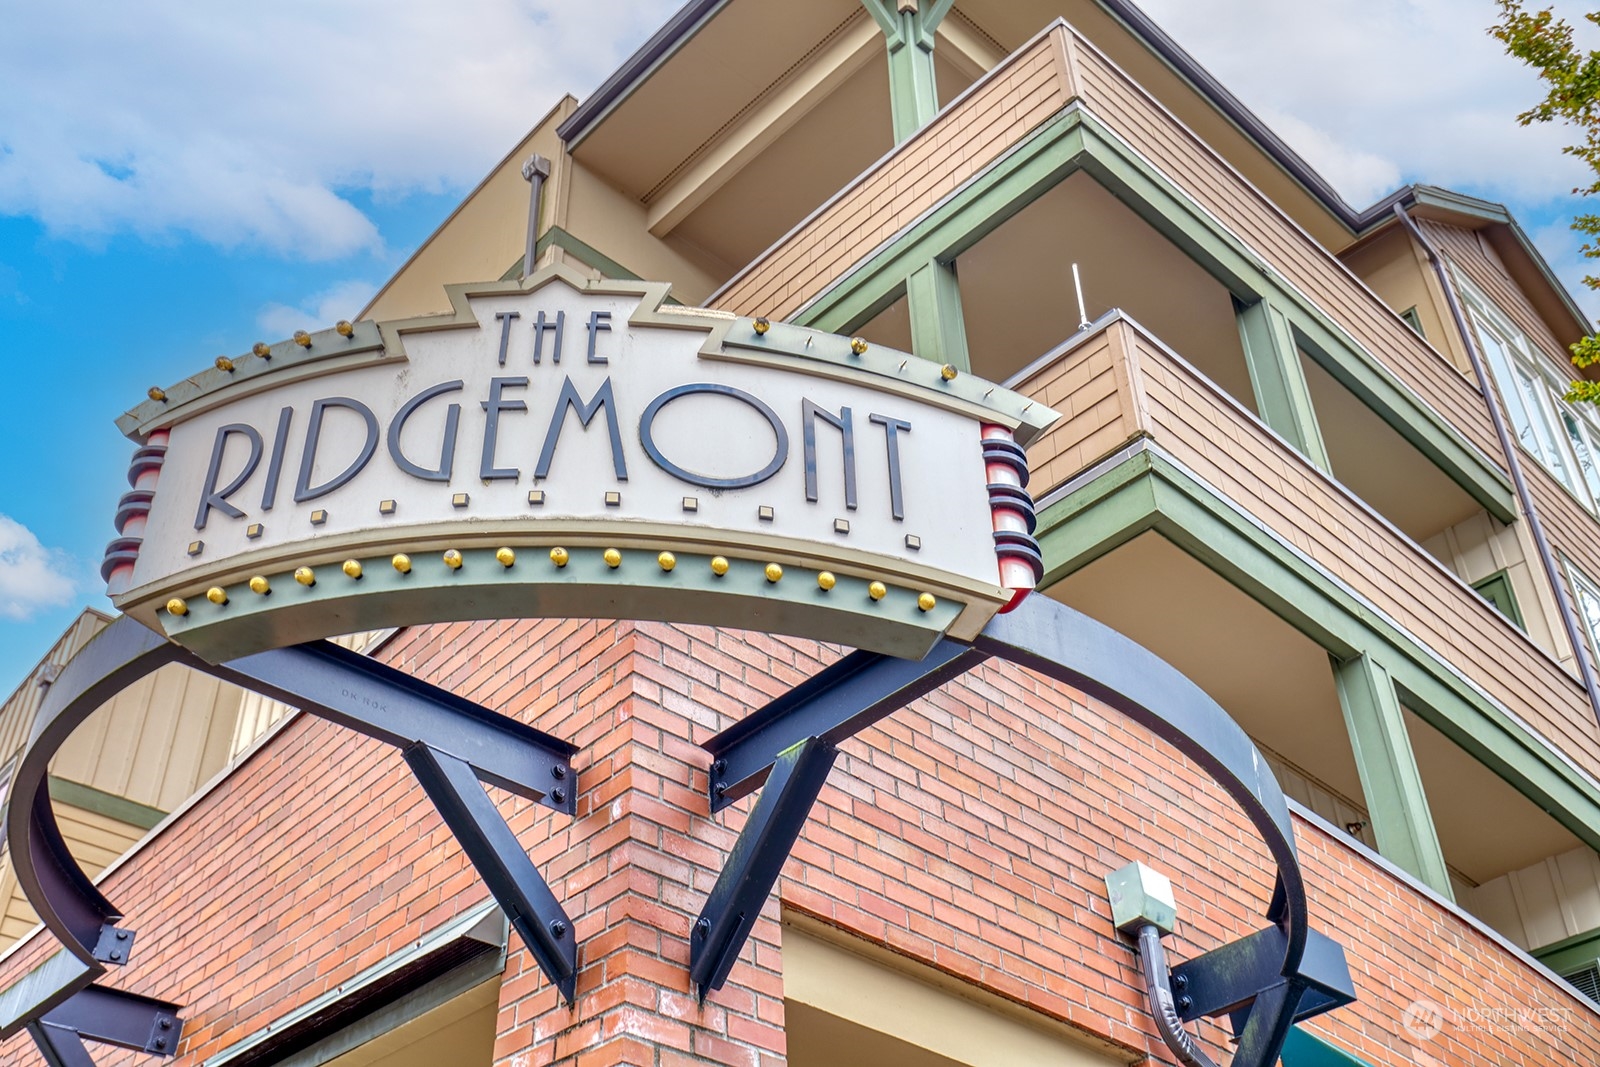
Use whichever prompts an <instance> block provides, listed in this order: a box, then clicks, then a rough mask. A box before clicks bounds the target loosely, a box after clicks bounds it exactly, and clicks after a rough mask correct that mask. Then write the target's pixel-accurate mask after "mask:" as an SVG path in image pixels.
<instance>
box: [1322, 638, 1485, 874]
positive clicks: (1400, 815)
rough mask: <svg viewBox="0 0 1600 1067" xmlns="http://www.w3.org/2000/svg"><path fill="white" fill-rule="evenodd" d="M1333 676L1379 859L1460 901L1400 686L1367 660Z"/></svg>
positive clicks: (1340, 666) (1337, 666)
mask: <svg viewBox="0 0 1600 1067" xmlns="http://www.w3.org/2000/svg"><path fill="white" fill-rule="evenodd" d="M1333 673H1334V679H1335V681H1336V682H1337V683H1338V686H1339V704H1340V705H1341V706H1342V707H1343V708H1344V721H1345V727H1346V728H1347V729H1348V730H1349V731H1350V748H1351V750H1352V751H1353V752H1354V753H1355V757H1356V767H1357V769H1358V770H1359V771H1360V772H1361V789H1362V792H1363V793H1364V794H1365V795H1366V801H1367V812H1368V815H1369V817H1370V818H1371V819H1372V830H1373V833H1374V834H1375V835H1376V836H1377V839H1378V851H1379V853H1381V854H1382V855H1383V857H1384V858H1385V859H1387V860H1388V861H1389V862H1391V863H1393V864H1395V865H1396V866H1398V867H1401V868H1403V869H1404V870H1406V871H1408V872H1409V873H1410V874H1412V875H1413V876H1414V877H1416V878H1417V879H1418V880H1420V881H1421V882H1423V883H1424V884H1425V885H1427V886H1429V887H1430V888H1431V889H1433V890H1434V891H1435V892H1436V893H1439V894H1440V895H1442V896H1443V897H1445V899H1447V900H1454V899H1455V896H1454V893H1453V892H1452V891H1451V889H1450V873H1449V871H1448V870H1447V869H1446V868H1445V864H1444V853H1443V852H1442V851H1441V850H1440V848H1439V837H1438V834H1436V833H1435V832H1434V828H1433V816H1432V814H1431V813H1430V812H1429V811H1428V798H1427V795H1426V794H1425V793H1424V792H1423V789H1422V774H1421V772H1419V771H1418V770H1417V760H1416V756H1415V754H1414V753H1413V752H1412V750H1411V736H1410V734H1409V733H1407V732H1406V721H1405V713H1404V711H1403V710H1402V709H1401V707H1400V699H1399V697H1398V696H1397V695H1396V694H1395V689H1394V680H1393V679H1392V678H1390V677H1389V672H1388V671H1386V670H1384V668H1383V666H1382V665H1381V664H1378V663H1376V662H1374V661H1373V660H1372V659H1371V658H1370V657H1369V656H1364V655H1363V656H1358V657H1357V658H1355V659H1353V660H1351V661H1349V662H1348V663H1339V662H1338V661H1334V664H1333Z"/></svg>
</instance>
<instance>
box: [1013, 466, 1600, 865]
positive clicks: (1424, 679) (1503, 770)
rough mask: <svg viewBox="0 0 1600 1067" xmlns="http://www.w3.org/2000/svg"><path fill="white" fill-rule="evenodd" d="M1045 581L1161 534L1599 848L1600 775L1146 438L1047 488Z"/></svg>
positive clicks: (1042, 522) (1042, 527)
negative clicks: (1369, 677) (1382, 684)
mask: <svg viewBox="0 0 1600 1067" xmlns="http://www.w3.org/2000/svg"><path fill="white" fill-rule="evenodd" d="M1044 502H1045V503H1046V504H1047V506H1045V507H1043V508H1041V509H1040V514H1039V530H1038V534H1037V537H1038V539H1039V543H1040V545H1041V546H1042V547H1043V550H1044V559H1045V568H1046V576H1045V581H1044V582H1043V583H1041V587H1042V588H1048V586H1049V585H1050V584H1053V583H1054V582H1057V581H1059V580H1061V579H1062V578H1064V577H1066V576H1067V575H1069V574H1071V573H1073V572H1074V571H1076V570H1078V569H1079V568H1081V567H1083V566H1086V565H1087V564H1088V563H1090V562H1092V561H1093V560H1095V559H1098V558H1100V557H1101V556H1104V555H1106V554H1107V553H1109V552H1111V551H1113V550H1115V548H1116V547H1117V546H1119V545H1121V544H1124V543H1126V542H1127V541H1130V540H1132V539H1133V538H1134V537H1137V536H1138V535H1139V534H1141V533H1145V532H1148V531H1154V532H1156V533H1159V534H1160V535H1162V536H1163V537H1165V538H1166V539H1167V540H1169V541H1171V542H1172V543H1173V544H1175V545H1176V546H1177V547H1179V548H1181V549H1183V550H1184V551H1185V552H1187V553H1188V554H1189V555H1190V556H1192V557H1194V558H1195V559H1196V560H1198V561H1199V562H1201V563H1202V564H1204V565H1205V566H1207V567H1208V568H1209V569H1211V570H1212V571H1214V572H1215V573H1216V574H1217V575H1219V576H1220V577H1222V578H1223V579H1225V580H1226V581H1228V582H1229V583H1230V584H1231V585H1233V586H1234V587H1236V588H1238V589H1240V590H1241V591H1243V592H1244V593H1246V594H1247V595H1249V596H1250V597H1251V598H1252V599H1254V600H1255V601H1256V602H1257V603H1259V604H1261V605H1262V606H1263V607H1265V608H1267V609H1268V610H1269V611H1271V612H1273V613H1274V614H1275V615H1277V616H1278V617H1280V618H1282V619H1283V620H1284V621H1285V622H1286V623H1288V624H1289V625H1291V626H1293V627H1294V628H1295V629H1297V630H1299V631H1300V632H1301V633H1304V634H1305V635H1306V636H1307V637H1309V638H1310V639H1311V640H1312V641H1314V642H1316V643H1317V644H1318V645H1319V646H1320V647H1322V648H1323V649H1325V650H1326V651H1327V652H1328V653H1329V655H1330V656H1333V657H1334V658H1335V659H1337V660H1339V661H1341V662H1345V661H1350V660H1354V659H1356V658H1358V657H1361V656H1364V655H1365V656H1370V657H1372V658H1373V659H1374V660H1376V661H1377V662H1379V663H1382V664H1383V665H1384V667H1385V669H1386V670H1387V672H1388V673H1389V675H1390V678H1391V680H1392V681H1393V683H1394V687H1395V689H1396V691H1397V692H1398V693H1399V699H1400V701H1401V703H1403V704H1404V705H1405V706H1406V707H1408V708H1410V709H1411V710H1412V711H1414V712H1416V713H1417V715H1418V716H1419V717H1420V718H1422V719H1423V720H1424V721H1425V722H1427V723H1428V724H1429V725H1431V726H1433V727H1434V728H1435V729H1437V730H1439V731H1440V732H1441V733H1443V734H1444V735H1445V736H1446V737H1448V738H1450V740H1452V741H1453V742H1455V743H1456V744H1457V745H1459V746H1460V747H1461V748H1462V749H1463V750H1464V751H1466V752H1467V753H1468V754H1469V755H1471V756H1472V757H1473V758H1474V759H1477V760H1478V761H1479V762H1480V763H1483V764H1484V765H1485V766H1486V767H1488V768H1489V769H1490V770H1491V771H1493V772H1494V773H1496V774H1497V775H1499V776H1500V777H1501V778H1503V779H1505V781H1507V782H1508V783H1509V784H1510V785H1511V786H1512V787H1513V788H1515V789H1517V790H1518V791H1519V792H1521V793H1522V794H1523V795H1524V796H1526V797H1527V798H1528V799H1530V800H1531V801H1533V802H1534V803H1535V804H1537V805H1538V806H1539V807H1540V808H1541V809H1542V810H1544V811H1546V812H1548V813H1549V814H1550V815H1551V816H1552V817H1553V818H1555V819H1556V820H1557V821H1558V822H1560V823H1561V824H1562V825H1563V826H1565V827H1566V828H1567V829H1569V830H1571V831H1572V832H1573V833H1574V834H1575V835H1576V836H1577V837H1578V838H1579V839H1581V840H1582V841H1583V842H1584V843H1585V844H1587V845H1589V846H1590V847H1591V848H1600V784H1597V783H1596V782H1595V781H1594V780H1593V779H1591V778H1589V777H1587V776H1586V775H1583V774H1582V773H1580V772H1577V771H1576V770H1575V769H1574V768H1573V766H1572V765H1571V764H1570V763H1569V762H1568V761H1567V760H1566V759H1565V758H1564V757H1563V756H1562V755H1560V754H1559V753H1557V752H1556V751H1554V750H1553V749H1552V748H1551V747H1550V746H1549V745H1548V744H1546V743H1545V742H1544V741H1543V740H1542V739H1541V738H1539V737H1537V736H1536V735H1534V734H1533V733H1532V732H1530V731H1529V730H1528V729H1527V728H1526V727H1525V726H1523V725H1522V723H1521V722H1520V721H1519V720H1518V719H1517V718H1515V717H1514V716H1512V715H1511V714H1509V713H1508V712H1507V711H1506V709H1505V708H1503V707H1501V706H1500V705H1499V704H1497V703H1496V702H1495V701H1493V700H1492V699H1490V698H1489V697H1488V696H1487V695H1486V694H1484V693H1483V692H1482V691H1481V690H1479V689H1478V688H1477V687H1476V686H1475V685H1473V684H1472V683H1471V682H1469V681H1467V680H1466V679H1465V678H1464V677H1463V676H1462V675H1461V674H1460V673H1458V671H1457V670H1456V668H1455V667H1453V666H1452V665H1451V664H1450V663H1448V662H1447V661H1445V660H1443V659H1441V658H1439V657H1438V656H1436V655H1435V654H1434V653H1433V652H1432V651H1431V650H1429V649H1427V648H1426V647H1425V646H1423V645H1421V644H1420V643H1419V642H1418V641H1417V640H1416V639H1415V638H1414V637H1412V636H1411V635H1409V634H1407V633H1406V632H1404V631H1402V630H1400V629H1399V628H1398V627H1396V626H1395V625H1394V623H1393V622H1392V621H1391V620H1389V619H1388V618H1387V617H1386V616H1385V615H1383V614H1381V613H1380V612H1378V611H1375V610H1374V609H1373V608H1372V606H1371V605H1369V604H1368V603H1367V602H1365V601H1364V600H1362V599H1361V598H1359V597H1357V596H1355V595H1354V594H1353V593H1352V592H1351V591H1350V590H1349V589H1348V588H1347V587H1345V586H1344V585H1343V584H1342V583H1340V582H1338V581H1337V580H1335V579H1334V578H1333V577H1332V576H1330V575H1329V574H1328V573H1327V572H1326V571H1324V570H1322V569H1321V568H1320V567H1317V566H1316V565H1315V564H1313V563H1312V562H1311V561H1309V560H1308V559H1307V558H1306V557H1305V556H1303V555H1302V554H1300V553H1299V552H1297V551H1296V550H1294V549H1293V548H1292V547H1290V546H1289V545H1288V544H1287V543H1286V542H1284V541H1282V540H1280V539H1279V538H1277V537H1275V536H1274V535H1272V534H1271V533H1269V532H1267V531H1266V530H1264V529H1263V528H1262V527H1261V525H1260V524H1259V523H1258V522H1257V521H1255V520H1254V519H1252V518H1251V517H1250V516H1249V515H1248V514H1247V513H1246V512H1244V511H1243V510H1242V509H1241V508H1239V507H1238V506H1237V505H1235V504H1234V503H1232V502H1231V501H1229V500H1227V499H1226V498H1224V497H1222V496H1220V495H1219V494H1217V493H1216V492H1215V491H1214V490H1212V489H1211V488H1210V487H1209V486H1206V485H1205V484H1204V483H1202V482H1200V481H1199V480H1198V479H1196V478H1195V477H1194V476H1193V475H1191V474H1189V473H1188V472H1187V471H1186V470H1184V469H1183V468H1182V467H1181V466H1180V465H1179V464H1177V463H1176V462H1174V461H1173V460H1172V459H1171V458H1170V457H1168V456H1167V455H1166V454H1165V453H1164V452H1162V451H1161V449H1160V448H1159V446H1157V445H1155V444H1153V443H1145V444H1143V445H1139V446H1135V448H1133V449H1130V450H1128V452H1127V453H1126V454H1125V456H1124V458H1122V460H1121V461H1120V462H1114V463H1108V464H1104V465H1102V467H1101V468H1100V469H1099V470H1098V471H1097V472H1091V473H1090V474H1089V475H1088V476H1086V477H1085V478H1084V479H1083V481H1082V483H1081V484H1075V485H1073V486H1072V487H1071V488H1070V490H1069V491H1068V492H1065V493H1062V494H1059V495H1057V494H1051V495H1050V496H1047V497H1045V498H1044Z"/></svg>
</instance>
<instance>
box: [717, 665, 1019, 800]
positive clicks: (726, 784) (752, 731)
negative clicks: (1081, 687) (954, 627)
mask: <svg viewBox="0 0 1600 1067" xmlns="http://www.w3.org/2000/svg"><path fill="white" fill-rule="evenodd" d="M988 658H989V654H988V653H986V652H980V651H978V650H976V649H974V648H972V647H971V646H969V645H963V644H959V643H957V642H955V641H950V640H942V641H940V642H939V643H938V644H937V645H935V646H934V647H933V651H931V652H929V653H928V654H927V655H926V656H924V657H923V658H922V659H920V660H908V659H898V658H896V657H894V656H885V655H882V654H880V653H877V652H852V653H851V654H850V655H848V656H846V657H844V659H842V660H840V661H839V662H838V663H835V664H833V666H831V667H828V668H827V669H826V670H823V671H820V672H818V673H817V674H816V675H813V676H812V677H811V678H808V679H807V680H806V681H804V682H802V683H800V684H799V685H797V686H795V687H794V688H793V689H791V690H790V691H789V692H787V693H785V694H784V695H783V696H781V697H778V698H777V699H776V700H773V701H772V702H770V703H769V704H767V705H766V706H765V707H763V708H762V709H761V710H760V711H756V712H752V713H751V714H750V715H747V716H746V717H745V718H743V719H741V720H740V721H739V722H737V723H735V724H734V725H732V726H730V727H728V729H726V730H724V731H722V732H721V733H720V734H718V735H717V736H715V737H713V738H712V739H711V740H709V741H707V742H706V743H705V745H704V746H703V747H704V748H706V749H707V750H709V751H710V752H711V759H712V762H711V779H710V781H711V786H710V788H711V811H712V814H715V813H716V812H719V811H721V810H722V809H723V808H725V807H727V806H728V805H729V804H732V803H733V802H734V801H735V800H738V799H740V798H741V797H745V796H749V795H750V794H751V793H753V792H755V791H756V790H757V789H759V788H761V783H762V782H764V781H766V780H767V775H768V773H769V772H770V771H771V770H772V767H773V763H774V761H775V760H776V759H777V756H778V753H780V752H783V751H784V750H786V749H788V748H790V747H792V746H794V745H797V744H799V743H800V742H802V741H804V740H805V739H806V738H808V737H815V738H819V739H821V740H823V741H826V742H827V743H829V744H831V745H837V744H839V743H841V742H843V741H845V740H847V739H848V738H850V737H853V736H855V735H856V734H858V733H860V732H861V731H862V730H865V729H866V728H867V727H869V726H871V725H872V724H873V723H876V722H877V721H878V720H880V719H882V718H884V717H885V716H887V715H889V714H891V713H892V712H894V711H897V710H899V709H900V708H903V707H905V706H906V705H907V704H909V703H911V701H913V700H916V699H917V698H918V697H920V696H924V695H926V694H928V693H931V692H933V690H935V689H937V688H939V687H940V686H941V685H943V684H944V683H945V682H947V681H949V680H950V679H952V678H956V677H958V676H960V675H962V674H965V673H966V672H967V671H969V670H971V669H972V668H973V667H975V666H977V665H978V664H979V663H982V662H983V661H984V660H986V659H988Z"/></svg>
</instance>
